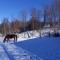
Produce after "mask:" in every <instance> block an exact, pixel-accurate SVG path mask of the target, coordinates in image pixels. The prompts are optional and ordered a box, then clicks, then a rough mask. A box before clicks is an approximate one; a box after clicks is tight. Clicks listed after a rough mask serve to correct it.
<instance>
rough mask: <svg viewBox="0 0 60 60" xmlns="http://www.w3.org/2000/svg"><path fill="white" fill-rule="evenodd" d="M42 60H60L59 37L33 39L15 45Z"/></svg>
mask: <svg viewBox="0 0 60 60" xmlns="http://www.w3.org/2000/svg"><path fill="white" fill-rule="evenodd" d="M16 46H20V47H22V48H23V49H26V50H28V51H30V52H32V53H34V54H36V55H37V56H39V57H40V58H42V59H43V60H60V37H50V38H49V37H43V38H40V37H38V38H35V39H30V40H26V41H22V42H18V43H16Z"/></svg>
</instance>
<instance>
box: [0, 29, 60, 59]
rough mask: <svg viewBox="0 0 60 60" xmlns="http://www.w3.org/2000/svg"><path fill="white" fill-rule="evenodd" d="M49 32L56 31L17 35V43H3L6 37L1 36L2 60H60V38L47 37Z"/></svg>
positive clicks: (0, 55)
mask: <svg viewBox="0 0 60 60" xmlns="http://www.w3.org/2000/svg"><path fill="white" fill-rule="evenodd" d="M59 31H60V30H59ZM48 32H50V33H53V32H54V30H53V29H43V30H33V31H27V32H23V33H20V34H17V36H18V40H17V43H14V42H13V39H11V41H10V42H8V43H7V42H5V43H3V39H4V36H1V35H0V60H60V37H47V35H48ZM40 34H41V37H40Z"/></svg>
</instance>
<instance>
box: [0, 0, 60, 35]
mask: <svg viewBox="0 0 60 60" xmlns="http://www.w3.org/2000/svg"><path fill="white" fill-rule="evenodd" d="M20 16H21V17H22V18H21V19H20V18H17V17H14V18H12V20H11V21H10V20H9V19H8V18H7V17H4V18H3V20H2V22H1V23H0V33H2V34H7V33H20V32H24V31H29V30H40V29H43V28H58V29H60V0H54V2H53V3H52V4H48V5H45V6H44V7H43V8H42V9H37V8H35V7H34V8H32V10H31V11H30V12H29V13H28V12H27V10H23V11H22V12H21V14H20ZM28 16H29V18H27V17H28Z"/></svg>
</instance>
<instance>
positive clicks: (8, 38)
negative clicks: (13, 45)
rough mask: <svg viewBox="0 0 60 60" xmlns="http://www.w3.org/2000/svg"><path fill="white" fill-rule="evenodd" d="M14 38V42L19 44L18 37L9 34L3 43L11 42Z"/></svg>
mask: <svg viewBox="0 0 60 60" xmlns="http://www.w3.org/2000/svg"><path fill="white" fill-rule="evenodd" d="M12 38H14V42H17V35H15V34H7V35H6V36H5V38H4V40H3V42H4V43H5V41H7V42H8V41H9V40H10V39H12Z"/></svg>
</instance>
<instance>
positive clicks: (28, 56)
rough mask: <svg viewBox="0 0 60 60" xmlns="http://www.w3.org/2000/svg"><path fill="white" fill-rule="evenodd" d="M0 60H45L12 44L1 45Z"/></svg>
mask: <svg viewBox="0 0 60 60" xmlns="http://www.w3.org/2000/svg"><path fill="white" fill-rule="evenodd" d="M0 60H43V59H41V58H40V57H37V56H36V55H34V54H32V53H30V52H28V51H26V50H24V49H22V48H21V47H17V46H16V45H14V44H10V43H5V44H4V43H0Z"/></svg>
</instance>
